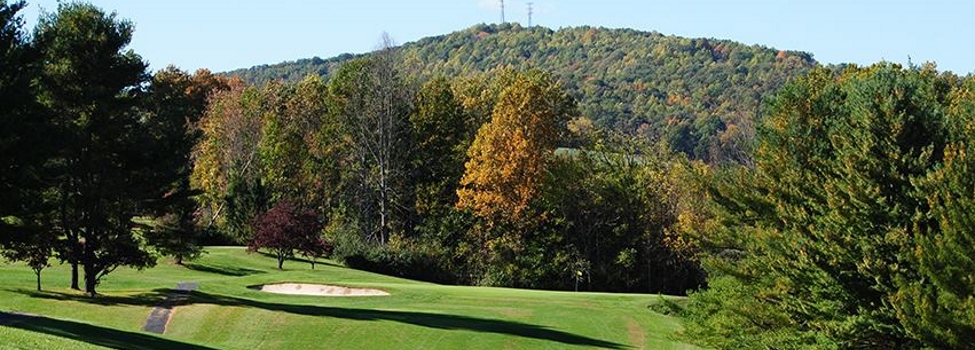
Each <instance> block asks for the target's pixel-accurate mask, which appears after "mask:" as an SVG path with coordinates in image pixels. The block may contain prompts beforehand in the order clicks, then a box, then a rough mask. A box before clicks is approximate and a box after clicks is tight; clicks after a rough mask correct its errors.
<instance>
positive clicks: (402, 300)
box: [0, 248, 691, 349]
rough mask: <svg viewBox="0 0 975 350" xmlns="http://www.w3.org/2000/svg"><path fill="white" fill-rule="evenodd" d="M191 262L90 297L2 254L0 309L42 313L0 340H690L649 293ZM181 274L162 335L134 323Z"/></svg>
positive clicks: (118, 279)
mask: <svg viewBox="0 0 975 350" xmlns="http://www.w3.org/2000/svg"><path fill="white" fill-rule="evenodd" d="M208 250H209V252H210V253H209V254H208V255H206V256H204V257H203V258H201V259H200V260H198V261H196V262H194V263H193V264H191V265H190V267H191V269H187V268H184V267H178V266H174V265H172V264H171V263H168V262H165V263H162V264H161V265H160V266H157V267H156V268H153V269H151V270H146V271H141V272H140V271H135V270H127V269H123V270H119V271H116V272H114V273H112V274H111V275H109V276H108V277H106V278H105V280H104V281H103V282H102V285H101V286H100V291H101V292H102V293H103V294H104V295H103V296H101V297H99V298H97V299H96V300H94V301H92V300H89V299H87V298H85V297H83V296H81V295H80V294H79V293H77V292H74V291H71V290H69V289H67V288H63V286H66V285H67V284H68V283H67V282H68V280H67V279H68V269H67V267H66V266H55V267H53V268H51V269H48V270H45V272H44V275H43V277H44V280H43V282H44V288H45V292H42V293H35V292H33V291H32V290H33V281H34V280H33V274H32V272H31V271H30V270H29V269H27V268H25V267H23V266H22V265H20V264H16V265H11V264H8V265H0V311H18V312H27V313H34V314H41V315H45V316H49V317H50V318H29V319H27V320H23V321H19V322H14V323H12V324H10V325H8V326H0V348H26V349H34V348H46V349H58V348H63V349H75V348H97V347H99V346H105V347H122V348H184V349H192V348H194V347H196V348H221V349H223V348H228V349H262V348H268V349H275V348H339V349H344V348H357V349H370V348H373V349H385V348H397V349H430V348H450V349H454V348H465V349H505V348H517V349H526V348H540V349H563V348H571V347H601V348H635V349H640V348H646V349H670V348H691V346H689V345H686V344H683V343H681V342H678V341H675V340H673V338H674V334H675V333H676V332H677V331H679V324H678V320H677V319H674V318H672V317H668V316H662V315H659V314H655V313H653V312H651V311H649V310H648V309H647V306H648V304H650V303H653V302H654V301H655V300H657V297H656V296H650V295H639V294H597V293H566V292H548V291H531V290H517V289H506V288H480V287H456V286H440V285H435V284H427V283H421V282H415V281H409V280H404V279H398V278H393V277H388V276H383V275H377V274H372V273H368V272H362V271H357V270H351V269H346V268H343V267H339V266H335V265H324V264H321V265H318V267H317V270H314V271H312V270H310V266H309V265H308V264H307V263H301V262H295V261H289V262H286V263H285V271H277V270H274V269H273V267H274V261H273V260H272V259H270V258H267V257H264V256H262V255H261V254H246V253H244V252H243V250H242V249H240V248H210V249H208ZM179 281H198V282H200V289H199V291H198V292H195V293H194V294H193V296H192V297H191V299H190V300H189V302H188V304H187V305H185V306H180V307H178V308H177V309H176V312H175V313H174V315H173V318H172V319H171V320H170V324H169V328H168V329H167V331H166V334H165V335H162V336H157V335H154V334H150V333H145V332H142V331H141V330H140V329H141V327H142V325H143V323H144V322H145V318H146V316H147V315H148V314H149V311H150V309H151V308H152V306H154V305H156V304H157V303H158V302H159V301H161V300H162V299H163V298H164V297H165V294H166V293H167V292H168V291H169V289H170V288H173V287H174V286H175V284H176V283H177V282H179ZM272 282H310V283H330V284H340V285H346V286H360V287H373V288H379V289H383V290H386V291H388V292H390V293H391V294H392V295H391V296H387V297H358V298H327V297H314V296H285V295H275V294H268V293H262V292H258V291H255V290H251V289H247V288H246V286H248V285H254V284H261V283H272Z"/></svg>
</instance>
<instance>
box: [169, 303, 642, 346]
mask: <svg viewBox="0 0 975 350" xmlns="http://www.w3.org/2000/svg"><path fill="white" fill-rule="evenodd" d="M188 304H215V305H223V306H237V307H251V308H259V309H263V310H269V311H280V312H287V313H291V314H296V315H304V316H316V317H334V318H341V319H348V320H357V321H393V322H400V323H406V324H411V325H416V326H421V327H428V328H436V329H443V330H467V331H475V332H484V333H497V334H504V335H510V336H517V337H523V338H532V339H539V340H546V341H552V342H558V343H562V344H569V345H582V346H592V347H600V348H606V349H624V348H629V347H628V346H626V345H623V344H619V343H614V342H610V341H606V340H600V339H594V338H589V337H586V336H582V335H578V334H572V333H568V332H563V331H560V330H555V329H551V328H548V327H545V326H539V325H533V324H527V323H521V322H514V321H506V320H496V319H485V318H476V317H469V316H461V315H447V314H435V313H426V312H415V311H387V310H373V309H352V308H341V307H323V306H314V305H293V304H278V303H268V302H262V301H256V300H250V299H242V298H236V297H229V296H223V295H213V294H207V293H202V292H199V291H194V292H192V293H191V296H190V300H189V301H188Z"/></svg>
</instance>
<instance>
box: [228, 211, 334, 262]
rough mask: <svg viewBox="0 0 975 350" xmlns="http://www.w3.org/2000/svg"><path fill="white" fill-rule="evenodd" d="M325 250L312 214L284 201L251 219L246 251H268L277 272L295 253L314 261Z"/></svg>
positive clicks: (315, 219) (318, 224)
mask: <svg viewBox="0 0 975 350" xmlns="http://www.w3.org/2000/svg"><path fill="white" fill-rule="evenodd" d="M328 247H329V245H328V244H327V243H326V242H325V240H324V239H323V238H322V224H321V221H319V220H318V216H317V215H315V211H314V210H311V209H301V208H298V207H296V206H295V205H294V204H292V203H291V202H290V201H287V200H284V201H280V202H278V203H277V204H275V205H274V206H273V207H271V209H270V210H268V211H267V212H266V213H264V214H261V215H258V216H257V217H256V218H254V236H253V238H251V241H250V245H248V247H247V249H248V250H249V251H257V250H258V249H261V248H266V249H269V250H271V252H273V253H274V254H275V255H276V256H277V258H278V269H279V270H281V269H282V267H283V265H284V259H286V258H290V257H293V256H294V253H295V251H296V250H297V251H300V252H302V253H303V254H304V255H305V256H309V257H312V258H314V257H318V256H322V255H325V254H327V253H328V251H329V249H327V248H328ZM319 252H320V253H319ZM312 268H314V264H313V265H312Z"/></svg>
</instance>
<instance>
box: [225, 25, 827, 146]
mask: <svg viewBox="0 0 975 350" xmlns="http://www.w3.org/2000/svg"><path fill="white" fill-rule="evenodd" d="M401 51H402V57H403V59H402V65H403V69H405V70H407V71H410V72H416V73H417V74H419V75H420V76H422V77H423V78H424V79H428V78H433V77H436V76H438V75H443V76H451V77H453V76H467V75H472V74H476V73H478V72H484V71H488V70H491V69H493V68H495V67H498V66H511V67H513V68H515V69H522V70H523V69H529V68H536V69H541V70H544V71H547V72H551V73H552V74H553V75H554V76H555V77H556V78H557V79H558V80H560V81H562V82H563V83H564V85H565V87H566V90H567V91H568V93H569V95H570V96H572V97H573V98H575V99H576V100H577V101H578V109H579V113H580V116H582V117H584V118H586V119H588V120H589V121H590V122H592V123H593V124H594V125H596V126H598V127H601V128H605V129H612V130H619V131H621V132H624V133H627V134H630V135H634V136H638V137H644V138H650V139H653V140H656V141H660V142H663V143H665V144H667V145H668V146H669V147H670V148H671V149H673V150H674V151H677V152H681V153H684V154H685V155H686V156H687V157H688V158H691V159H697V160H702V161H705V162H708V163H710V164H724V163H747V162H749V161H750V158H749V157H750V154H751V149H750V148H749V147H750V146H751V145H752V142H753V138H754V134H755V127H754V120H755V119H756V118H757V117H758V115H759V111H760V110H761V108H762V105H763V103H764V101H765V100H767V99H769V98H770V97H771V96H772V94H773V93H774V92H775V91H777V90H778V89H779V88H781V87H782V85H783V84H785V83H786V82H788V81H789V80H791V79H794V78H796V77H799V76H802V75H804V74H805V73H806V72H808V71H809V70H810V69H812V68H814V67H816V66H818V65H819V64H818V63H817V62H816V61H815V60H814V59H813V57H812V55H811V54H809V53H806V52H799V51H780V50H775V49H772V48H768V47H763V46H759V45H751V46H749V45H745V44H742V43H738V42H734V41H730V40H719V39H713V38H710V39H709V38H684V37H679V36H674V35H663V34H660V33H657V32H644V31H638V30H633V29H611V28H599V27H588V26H582V27H569V28H561V29H558V30H551V29H548V28H544V27H539V26H534V27H530V28H528V27H522V26H521V25H519V24H517V23H505V24H478V25H475V26H472V27H470V28H466V29H464V30H460V31H457V32H453V33H449V34H445V35H441V36H435V37H429V38H424V39H420V40H417V41H415V42H411V43H407V44H404V45H403V46H402V48H401ZM365 55H368V54H365ZM360 56H362V55H349V54H346V55H340V56H336V57H333V58H328V59H319V58H311V59H302V60H297V61H293V62H284V63H280V64H274V65H262V66H257V67H252V68H249V69H241V70H235V71H231V72H227V74H228V75H237V76H240V77H242V78H244V80H245V81H247V82H249V83H252V84H265V83H268V82H272V81H291V82H294V81H298V80H300V79H302V78H303V77H305V76H307V75H308V74H318V75H322V76H324V77H326V79H327V78H328V77H329V76H330V75H331V74H333V73H334V72H335V71H336V69H338V67H340V66H341V65H342V64H343V63H344V62H348V61H350V60H353V59H356V58H359V57H360Z"/></svg>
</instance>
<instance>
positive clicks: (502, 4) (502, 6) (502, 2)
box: [498, 0, 504, 24]
mask: <svg viewBox="0 0 975 350" xmlns="http://www.w3.org/2000/svg"><path fill="white" fill-rule="evenodd" d="M498 1H499V2H500V3H501V24H504V0H498Z"/></svg>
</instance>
